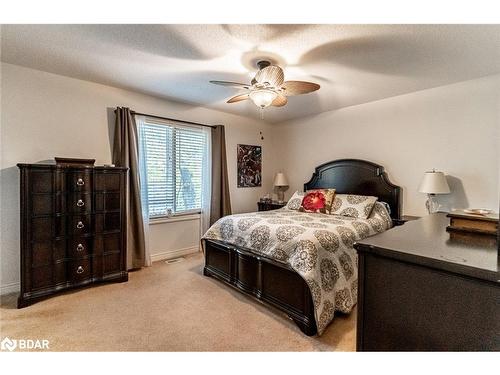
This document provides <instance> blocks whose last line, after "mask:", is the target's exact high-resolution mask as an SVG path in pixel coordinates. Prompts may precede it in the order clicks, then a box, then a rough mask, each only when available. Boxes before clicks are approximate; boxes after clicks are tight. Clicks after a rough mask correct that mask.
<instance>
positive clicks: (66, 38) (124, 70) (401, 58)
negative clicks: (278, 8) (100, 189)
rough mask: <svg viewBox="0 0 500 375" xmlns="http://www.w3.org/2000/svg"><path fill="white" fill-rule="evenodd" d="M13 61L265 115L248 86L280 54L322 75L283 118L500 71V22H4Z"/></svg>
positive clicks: (292, 75)
mask: <svg viewBox="0 0 500 375" xmlns="http://www.w3.org/2000/svg"><path fill="white" fill-rule="evenodd" d="M1 37H2V53H1V59H2V61H4V62H7V63H11V64H17V65H22V66H26V67H30V68H34V69H39V70H43V71H47V72H51V73H56V74H61V75H65V76H70V77H75V78H80V79H84V80H89V81H94V82H99V83H103V84H107V85H112V86H117V87H123V88H127V89H132V90H136V91H141V92H145V93H148V94H152V95H155V96H160V97H164V98H168V99H170V100H175V101H179V102H186V103H191V104H196V105H202V106H205V107H208V108H214V109H218V110H222V111H226V112H232V113H236V114H240V115H243V116H251V117H255V118H259V116H260V114H259V110H258V108H257V107H256V106H254V105H253V104H252V103H251V102H249V101H245V102H239V103H234V104H226V103H225V101H226V100H227V99H228V98H230V97H231V96H234V95H236V94H238V93H239V91H238V90H236V89H232V88H227V87H221V86H215V85H212V84H210V83H208V81H209V80H229V81H236V82H242V83H248V82H250V80H251V78H252V77H253V75H254V74H255V70H256V66H255V62H256V61H257V60H259V59H260V58H265V57H268V58H271V59H272V60H274V61H275V62H276V63H278V64H279V65H280V66H282V67H283V68H284V71H285V79H288V80H307V81H312V82H316V83H318V84H320V85H321V89H320V90H319V91H317V92H314V93H311V94H307V95H302V96H295V97H291V98H289V103H288V105H287V106H285V107H282V108H268V109H266V110H265V121H268V122H279V121H284V120H287V119H292V118H297V117H302V116H305V115H310V114H315V113H320V112H324V111H328V110H333V109H338V108H342V107H347V106H351V105H356V104H360V103H366V102H370V101H374V100H379V99H382V98H386V97H390V96H395V95H400V94H405V93H409V92H413V91H418V90H422V89H426V88H431V87H436V86H441V85H446V84H450V83H454V82H459V81H464V80H468V79H473V78H477V77H482V76H486V75H491V74H497V73H500V26H499V25H3V26H2V30H1Z"/></svg>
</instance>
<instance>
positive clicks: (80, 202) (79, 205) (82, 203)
mask: <svg viewBox="0 0 500 375" xmlns="http://www.w3.org/2000/svg"><path fill="white" fill-rule="evenodd" d="M76 205H77V206H78V207H83V206H85V202H84V201H82V200H81V199H78V202H76Z"/></svg>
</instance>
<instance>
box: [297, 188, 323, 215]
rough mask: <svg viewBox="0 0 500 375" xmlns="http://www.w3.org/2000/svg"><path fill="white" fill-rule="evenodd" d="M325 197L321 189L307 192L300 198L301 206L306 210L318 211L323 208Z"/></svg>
mask: <svg viewBox="0 0 500 375" xmlns="http://www.w3.org/2000/svg"><path fill="white" fill-rule="evenodd" d="M325 204H326V197H325V194H323V192H322V191H313V192H311V193H307V194H306V195H305V196H304V198H303V199H302V207H304V210H305V211H308V212H319V211H320V210H321V209H324V208H325Z"/></svg>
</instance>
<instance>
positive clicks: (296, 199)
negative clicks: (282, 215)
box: [286, 190, 306, 210]
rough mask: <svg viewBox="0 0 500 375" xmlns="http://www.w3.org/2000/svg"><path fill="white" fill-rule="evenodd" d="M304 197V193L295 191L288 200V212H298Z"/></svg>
mask: <svg viewBox="0 0 500 375" xmlns="http://www.w3.org/2000/svg"><path fill="white" fill-rule="evenodd" d="M304 195H306V193H304V192H302V191H298V190H297V191H296V192H295V193H293V195H292V197H291V198H290V199H289V200H288V203H287V204H286V208H288V209H289V210H298V209H299V208H300V206H301V205H302V199H303V198H304Z"/></svg>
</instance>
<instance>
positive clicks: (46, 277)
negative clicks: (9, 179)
mask: <svg viewBox="0 0 500 375" xmlns="http://www.w3.org/2000/svg"><path fill="white" fill-rule="evenodd" d="M18 167H19V169H20V178H21V181H20V187H21V293H20V295H19V298H18V308H21V307H25V306H28V305H30V304H32V303H33V302H35V301H37V300H39V299H41V298H44V297H47V296H49V295H52V294H54V293H56V292H59V291H63V290H67V289H70V288H76V287H82V286H86V285H91V284H93V283H97V282H103V281H127V280H128V273H127V269H126V237H125V236H126V230H125V229H126V216H125V183H126V174H127V168H119V167H98V166H84V165H81V166H78V165H74V166H70V165H56V164H18Z"/></svg>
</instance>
